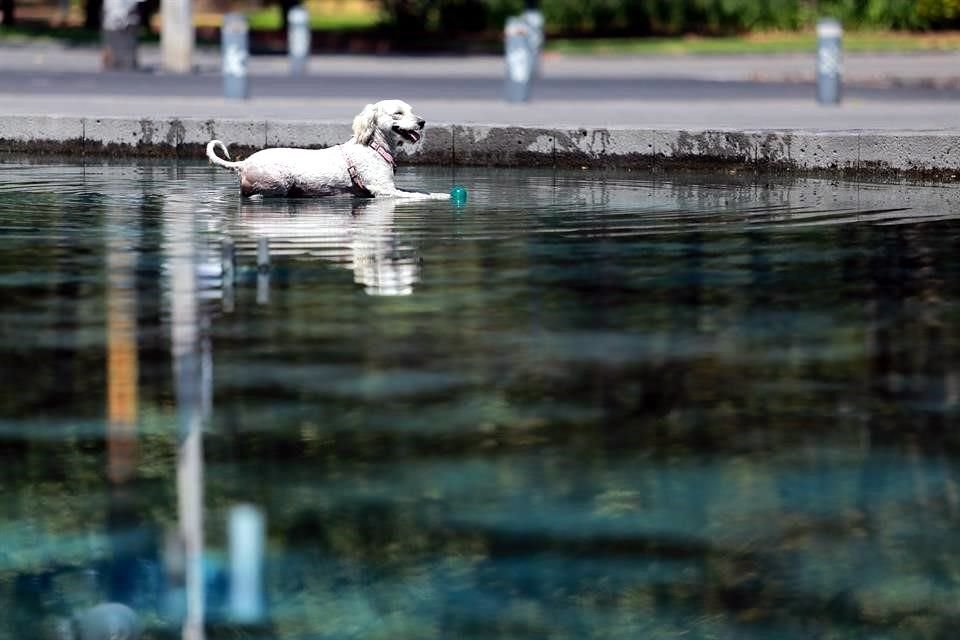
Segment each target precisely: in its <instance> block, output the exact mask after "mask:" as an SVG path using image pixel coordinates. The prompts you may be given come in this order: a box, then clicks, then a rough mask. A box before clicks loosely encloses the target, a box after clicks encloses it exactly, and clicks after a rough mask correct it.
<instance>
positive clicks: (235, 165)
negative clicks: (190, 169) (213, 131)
mask: <svg viewBox="0 0 960 640" xmlns="http://www.w3.org/2000/svg"><path fill="white" fill-rule="evenodd" d="M218 147H219V148H220V149H222V150H223V155H225V156H226V157H227V159H226V160H224V159H223V158H221V157H219V156H218V155H217V152H216V151H215V150H216V149H217V148H218ZM207 157H208V158H209V159H210V162H212V163H213V164H218V165H220V166H221V167H226V168H227V169H239V168H240V167H242V166H243V162H242V161H240V162H230V153H229V152H228V151H227V145H225V144H223V143H222V142H220V141H219V140H211V141H210V142H208V143H207Z"/></svg>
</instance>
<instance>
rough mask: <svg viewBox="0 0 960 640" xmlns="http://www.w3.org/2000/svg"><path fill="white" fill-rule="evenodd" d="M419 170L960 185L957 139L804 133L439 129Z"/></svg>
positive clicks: (95, 126) (251, 147)
mask: <svg viewBox="0 0 960 640" xmlns="http://www.w3.org/2000/svg"><path fill="white" fill-rule="evenodd" d="M349 136H350V125H349V124H348V123H344V122H310V121H306V122H296V121H262V120H231V119H199V118H167V119H132V118H112V117H111V118H75V117H48V116H0V152H18V153H24V152H26V153H37V154H42V153H58V154H68V155H77V156H108V157H109V156H112V157H125V156H168V157H180V158H195V159H198V160H199V159H202V158H203V145H205V144H206V142H207V141H208V140H210V139H213V138H218V139H220V140H223V141H224V142H226V143H227V144H228V145H230V148H231V153H232V155H234V157H243V156H244V155H247V154H249V153H251V152H252V151H255V150H257V149H261V148H264V147H273V146H299V147H312V148H322V147H329V146H332V145H334V144H337V143H339V142H343V141H344V140H346V139H347V138H349ZM400 156H401V161H402V162H406V163H413V164H434V165H451V164H455V165H464V166H466V165H474V166H506V167H517V166H541V167H542V166H554V167H603V168H619V169H646V170H654V171H657V170H680V169H698V170H720V171H753V172H759V173H764V172H776V173H797V174H810V173H819V174H835V175H844V176H848V177H856V176H862V177H891V176H897V175H902V176H911V177H919V178H925V179H931V180H943V181H955V180H958V179H960V130H950V131H908V130H904V131H885V130H884V131H875V130H852V131H803V130H782V131H781V130H770V131H763V130H755V131H734V130H658V129H642V128H623V127H615V128H596V127H594V128H580V129H545V128H531V127H517V126H496V125H434V126H432V127H430V129H429V130H428V133H427V136H426V138H425V141H424V143H423V144H422V145H421V146H420V148H419V149H414V150H409V149H405V148H401V150H400Z"/></svg>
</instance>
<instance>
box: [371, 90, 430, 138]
mask: <svg viewBox="0 0 960 640" xmlns="http://www.w3.org/2000/svg"><path fill="white" fill-rule="evenodd" d="M425 124H426V121H425V120H424V119H423V118H421V117H420V116H418V115H416V114H415V113H414V112H413V109H412V108H411V107H410V105H408V104H407V103H406V102H404V101H403V100H381V101H380V102H377V103H375V104H368V105H367V106H365V107H364V108H363V111H361V112H360V113H359V114H357V117H356V118H354V119H353V139H354V140H356V141H357V142H358V143H359V144H370V141H371V140H372V139H373V135H374V133H375V132H376V131H378V130H379V131H380V132H381V133H383V135H384V136H386V137H387V139H388V140H390V139H393V140H396V139H400V140H406V141H407V142H411V143H416V142H419V141H420V139H421V138H422V137H423V126H424V125H425Z"/></svg>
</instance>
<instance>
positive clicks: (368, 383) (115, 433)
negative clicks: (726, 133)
mask: <svg viewBox="0 0 960 640" xmlns="http://www.w3.org/2000/svg"><path fill="white" fill-rule="evenodd" d="M454 179H455V180H456V181H457V182H459V183H462V184H464V185H466V186H467V188H468V189H469V190H470V199H469V201H468V202H467V204H466V206H463V207H457V206H454V205H453V204H452V203H450V202H419V203H404V202H397V201H389V200H388V201H383V200H369V201H367V200H359V199H353V198H349V197H345V198H329V199H319V200H308V199H304V200H282V199H281V200H266V201H260V202H249V201H248V202H242V201H241V200H240V198H239V196H238V194H237V188H236V184H235V178H234V177H233V176H232V174H230V173H228V172H223V171H222V170H216V169H214V168H211V167H208V166H206V165H203V164H199V163H197V164H191V163H179V164H175V163H164V162H159V163H155V162H154V163H151V162H144V163H140V164H109V163H96V162H95V163H87V164H85V165H80V164H71V163H62V162H45V163H43V162H27V161H24V160H20V159H16V158H9V157H8V158H5V159H0V242H2V245H0V246H2V251H0V297H2V300H3V302H2V304H0V327H2V331H0V357H2V360H3V363H4V366H3V369H2V371H3V374H2V382H0V462H2V464H0V611H3V612H6V613H3V614H0V638H11V639H12V638H18V639H20V638H41V637H51V636H50V634H51V633H53V631H52V630H53V629H56V628H57V625H58V624H60V622H61V621H62V620H64V619H66V618H67V617H68V616H70V615H73V614H76V613H77V612H78V611H82V610H84V608H86V607H90V606H92V605H94V604H96V603H99V602H106V601H114V602H123V603H126V604H127V605H129V606H130V607H131V608H132V609H134V610H135V611H136V612H137V614H138V615H139V616H140V618H141V620H142V621H143V624H144V627H145V628H146V630H147V631H148V634H150V636H151V637H180V636H181V635H184V631H183V630H184V629H185V628H186V627H189V626H190V615H191V612H192V613H193V614H196V613H197V606H198V604H197V603H198V601H197V599H196V594H197V592H198V587H197V585H198V584H200V585H202V587H203V588H202V589H200V590H199V592H200V593H201V594H202V595H203V596H204V597H203V598H202V604H203V611H202V616H203V618H204V619H205V620H206V623H207V630H208V632H209V633H210V634H211V637H220V635H219V634H222V633H224V632H225V633H227V634H228V636H227V637H231V636H229V634H231V633H234V632H235V631H236V628H237V627H240V626H242V625H241V623H240V622H239V621H238V620H237V618H236V615H235V613H233V610H232V609H231V606H230V586H229V577H228V574H229V571H228V567H229V558H228V535H227V526H226V523H227V518H228V514H229V512H230V509H231V507H233V506H235V505H237V504H252V505H254V506H255V507H256V508H257V509H259V510H260V512H261V513H262V514H263V516H264V519H265V523H266V531H267V544H266V561H265V573H264V580H263V590H264V597H263V604H264V607H263V612H264V613H263V616H262V617H261V618H260V619H259V621H258V622H257V624H256V625H255V626H254V627H253V628H252V629H251V630H250V633H251V634H252V635H254V636H255V637H256V636H258V635H259V636H263V637H275V638H283V639H287V638H289V639H294V638H311V639H313V638H388V637H389V638H417V639H422V638H477V639H480V638H498V639H507V638H510V639H513V638H516V639H533V638H546V637H550V638H577V639H583V638H648V637H649V638H666V637H683V638H778V639H780V638H798V639H799V638H804V639H806V638H863V637H875V638H901V637H902V638H916V637H929V638H936V637H947V636H949V635H952V632H953V627H954V626H955V622H956V620H957V619H958V616H960V604H958V603H960V582H958V581H960V538H958V537H957V536H956V535H955V531H956V527H957V526H958V524H960V486H958V481H960V475H958V474H960V467H958V458H957V455H958V450H960V449H958V444H960V442H958V437H957V435H956V432H955V429H956V426H957V417H958V402H960V368H958V363H960V331H958V326H960V323H958V320H960V313H958V311H960V306H958V303H960V284H958V283H960V253H958V251H957V247H958V246H960V190H958V189H957V188H956V187H952V186H923V185H875V184H852V183H837V182H831V181H820V180H772V179H759V178H756V177H754V176H746V177H742V176H724V177H703V176H683V175H681V176H664V175H652V174H646V173H639V174H636V173H623V174H604V173H598V172H569V173H565V172H561V173H554V172H549V171H498V170H480V169H469V168H458V169H457V173H456V175H455V176H454V175H452V171H451V170H450V169H423V168H407V169H402V170H401V172H400V174H399V182H400V183H401V185H402V186H405V187H407V188H418V189H422V190H426V191H444V190H447V189H449V187H450V184H451V182H452V181H453V180H454ZM258 245H260V246H261V247H262V248H268V249H269V263H270V264H269V268H267V267H265V266H264V267H262V268H258V266H257V263H258V260H257V251H258ZM231 253H232V254H233V255H234V256H235V257H234V260H233V262H231V260H230V259H229V256H230V255H231ZM224 265H226V271H225V270H224ZM234 265H235V266H234ZM231 267H232V268H231ZM191 434H193V435H191ZM197 434H202V438H198V437H196V435H197ZM201 448H202V458H201V459H202V461H203V464H202V468H201V467H200V466H198V465H192V464H191V461H190V456H191V455H199V452H200V450H201ZM191 452H192V453H191ZM178 470H179V471H178ZM178 473H179V475H178ZM191 474H193V475H191ZM191 500H193V502H191ZM191 505H193V506H192V507H191ZM197 505H202V509H197V508H196V507H197ZM197 531H203V539H202V547H198V548H194V549H193V550H192V551H190V550H189V549H188V550H187V551H186V552H185V551H184V550H183V548H182V545H181V544H180V543H179V542H178V540H180V539H182V538H184V537H187V538H190V539H192V540H195V541H196V540H198V537H197V536H196V535H195V534H196V532H197ZM191 536H193V537H192V538H191ZM188 546H189V545H188ZM184 553H186V561H184V559H183V558H184ZM191 567H192V568H193V569H195V572H194V573H191ZM191 594H192V596H193V598H194V599H191Z"/></svg>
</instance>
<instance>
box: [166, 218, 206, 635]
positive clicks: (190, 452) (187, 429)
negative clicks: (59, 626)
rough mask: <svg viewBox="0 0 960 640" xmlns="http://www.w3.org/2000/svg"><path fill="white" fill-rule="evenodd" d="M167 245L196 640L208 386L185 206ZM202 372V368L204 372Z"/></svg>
mask: <svg viewBox="0 0 960 640" xmlns="http://www.w3.org/2000/svg"><path fill="white" fill-rule="evenodd" d="M171 208H172V209H173V210H172V211H170V212H169V213H170V215H168V217H167V224H168V226H169V242H168V245H167V259H168V261H169V265H168V269H169V273H170V299H171V307H172V309H171V325H172V326H171V346H172V351H173V372H174V379H175V388H176V398H177V415H178V419H179V425H178V431H179V437H178V448H177V497H178V509H177V513H178V517H179V524H180V527H179V539H178V542H179V544H181V545H182V548H183V574H184V575H183V579H184V591H185V595H186V612H185V616H184V621H183V638H184V640H202V639H203V638H204V620H205V593H204V592H205V580H204V568H203V549H204V541H203V440H202V437H203V436H202V427H203V422H204V418H205V417H206V414H208V413H209V410H210V405H209V403H210V396H211V393H210V391H209V390H208V389H205V388H204V387H205V385H206V386H209V385H211V384H212V374H211V372H210V371H209V368H210V366H211V356H210V353H209V340H208V339H206V336H204V335H203V329H204V325H205V322H203V321H202V320H201V311H200V296H199V292H198V287H197V260H196V244H195V243H196V237H195V230H194V227H193V215H192V214H191V212H190V211H189V208H187V207H186V206H184V208H185V209H187V210H186V211H182V210H178V209H179V206H178V207H173V206H172V203H171ZM205 369H206V370H205Z"/></svg>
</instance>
